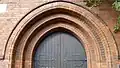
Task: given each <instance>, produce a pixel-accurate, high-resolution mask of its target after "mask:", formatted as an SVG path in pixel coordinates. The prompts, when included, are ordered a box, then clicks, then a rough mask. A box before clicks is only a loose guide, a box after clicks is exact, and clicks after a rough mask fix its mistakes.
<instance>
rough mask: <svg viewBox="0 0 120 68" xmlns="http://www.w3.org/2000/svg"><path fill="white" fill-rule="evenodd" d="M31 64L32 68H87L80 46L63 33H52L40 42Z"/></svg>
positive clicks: (74, 39) (71, 37)
mask: <svg viewBox="0 0 120 68" xmlns="http://www.w3.org/2000/svg"><path fill="white" fill-rule="evenodd" d="M33 64H34V68H87V62H86V54H85V51H84V48H83V46H82V44H81V43H80V42H79V41H78V40H77V39H76V38H75V37H74V36H72V35H70V34H68V33H63V32H57V33H53V34H51V35H49V36H48V37H46V38H45V39H44V40H43V41H42V43H41V44H40V45H39V47H38V48H37V50H36V52H35V56H34V63H33Z"/></svg>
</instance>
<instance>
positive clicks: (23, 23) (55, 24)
mask: <svg viewBox="0 0 120 68" xmlns="http://www.w3.org/2000/svg"><path fill="white" fill-rule="evenodd" d="M61 28H62V29H61ZM56 29H57V30H58V31H59V30H62V31H70V33H73V34H75V35H76V36H77V38H78V39H81V41H82V42H83V45H84V47H85V51H86V55H87V60H88V61H87V63H88V68H96V67H98V68H116V67H117V64H116V61H117V59H118V53H117V52H118V51H117V47H116V44H115V40H114V39H113V36H112V34H111V32H110V31H109V28H108V27H107V26H106V25H105V24H104V23H103V21H101V20H100V19H99V18H98V17H97V16H96V15H95V14H93V13H92V12H90V11H89V10H88V9H86V8H84V7H82V6H78V5H75V4H73V3H69V2H57V1H54V2H50V3H48V4H44V5H42V6H38V7H37V8H35V9H33V10H32V11H30V12H29V13H28V14H26V15H25V16H24V17H23V18H22V19H21V20H20V21H19V23H18V24H17V26H16V27H15V28H14V30H13V32H12V33H11V35H10V38H9V39H8V43H7V45H6V51H5V52H6V53H5V59H10V66H11V68H31V67H32V55H33V52H34V48H35V46H36V44H37V42H38V40H39V39H42V37H43V36H44V34H46V33H49V32H50V31H52V32H54V30H56ZM8 52H9V54H8ZM28 56H29V57H28Z"/></svg>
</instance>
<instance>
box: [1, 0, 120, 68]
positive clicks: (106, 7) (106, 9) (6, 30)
mask: <svg viewBox="0 0 120 68" xmlns="http://www.w3.org/2000/svg"><path fill="white" fill-rule="evenodd" d="M50 1H53V0H0V3H1V4H7V11H6V12H5V13H0V59H3V56H4V52H5V45H6V43H7V40H8V37H9V35H10V33H11V32H12V30H13V28H14V27H15V25H16V24H17V23H18V21H19V20H20V19H21V18H22V17H23V16H24V15H25V14H26V13H28V12H29V11H30V10H32V9H34V8H35V7H37V6H39V5H41V4H43V3H47V2H50ZM65 1H71V2H74V3H76V4H79V5H83V6H84V7H85V4H84V3H83V2H82V1H83V0H65ZM87 8H88V7H87ZM88 9H89V10H91V11H92V12H94V13H95V14H97V15H98V16H100V18H101V19H102V20H103V21H104V22H105V23H106V24H107V25H108V27H109V28H110V30H111V32H112V33H113V26H114V25H115V24H116V19H117V16H118V14H117V13H116V12H115V11H114V10H113V9H112V7H111V5H110V4H109V3H107V2H105V4H103V5H101V6H99V7H94V8H88ZM113 36H114V38H115V40H116V43H117V47H118V50H120V42H119V41H120V32H119V33H117V34H115V33H113ZM119 53H120V52H119ZM8 62H9V59H4V60H0V68H3V67H4V68H9V67H10V66H11V65H10V64H9V63H8Z"/></svg>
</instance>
